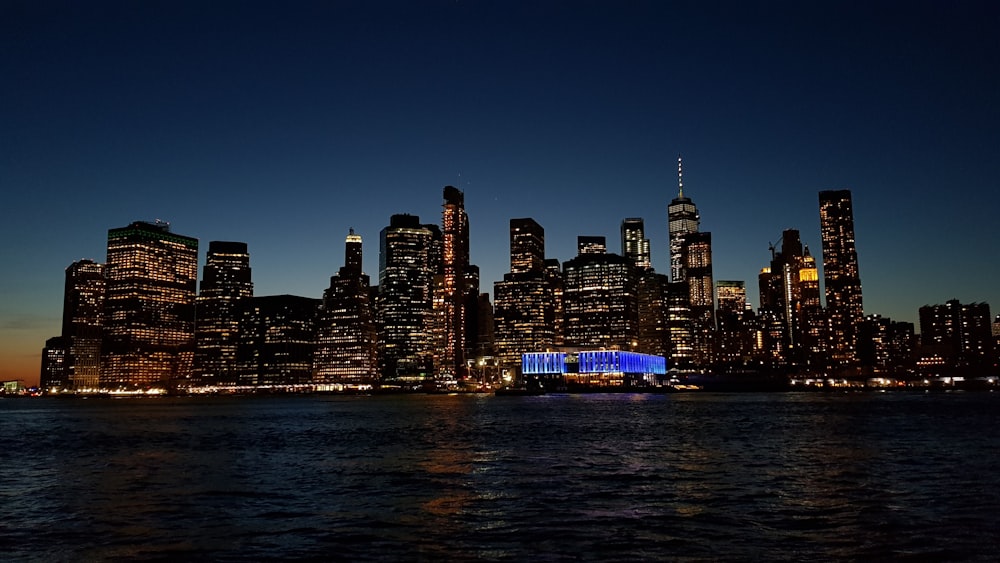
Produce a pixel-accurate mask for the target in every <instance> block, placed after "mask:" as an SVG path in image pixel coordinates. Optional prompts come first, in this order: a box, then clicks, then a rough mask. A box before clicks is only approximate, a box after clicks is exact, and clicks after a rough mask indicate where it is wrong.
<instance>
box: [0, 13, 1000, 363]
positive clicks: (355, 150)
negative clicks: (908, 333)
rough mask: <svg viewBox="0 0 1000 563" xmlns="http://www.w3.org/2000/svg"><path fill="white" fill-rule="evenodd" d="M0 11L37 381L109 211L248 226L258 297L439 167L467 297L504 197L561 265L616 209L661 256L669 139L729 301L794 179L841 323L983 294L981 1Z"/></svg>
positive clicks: (14, 204)
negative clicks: (825, 246)
mask: <svg viewBox="0 0 1000 563" xmlns="http://www.w3.org/2000/svg"><path fill="white" fill-rule="evenodd" d="M387 6H392V5H387ZM3 10H4V12H5V14H4V15H5V16H6V17H4V18H2V19H3V20H4V22H5V23H4V24H0V25H3V26H4V31H5V33H4V34H3V36H4V39H2V41H3V44H4V45H5V46H8V47H10V49H5V53H6V54H4V55H2V56H3V58H2V60H0V61H2V65H3V68H4V69H5V70H9V71H10V72H9V73H8V74H9V75H10V76H12V77H13V78H14V81H13V82H12V84H14V88H13V89H12V98H11V99H12V102H11V104H9V105H8V106H6V107H5V108H3V109H2V110H0V112H2V116H3V122H4V123H5V129H6V130H7V131H9V132H10V133H9V135H6V136H5V139H4V140H3V141H0V142H3V149H4V150H3V153H4V154H5V155H6V156H5V161H4V166H3V168H2V171H0V174H2V177H0V180H2V183H3V184H4V185H5V186H10V189H5V192H6V193H8V194H11V195H10V196H9V198H10V201H9V202H8V203H7V205H5V206H4V214H5V215H4V217H3V221H0V224H2V226H0V228H2V229H3V231H2V232H3V234H4V240H5V241H6V242H5V244H4V255H5V258H7V260H6V262H7V263H8V265H9V268H10V270H9V272H13V274H8V276H5V279H4V281H3V282H2V283H3V286H2V287H0V290H2V291H0V294H2V295H3V296H4V297H3V298H2V306H0V319H2V323H3V325H2V327H0V330H2V333H0V336H2V342H3V344H2V346H3V348H2V349H0V362H2V363H0V365H2V367H0V369H2V373H0V376H2V378H4V379H25V380H28V381H32V380H34V379H35V378H37V373H38V366H39V350H40V348H41V345H42V344H43V343H44V341H45V340H46V339H47V338H49V337H51V336H52V335H54V334H58V333H59V328H58V327H59V324H60V319H61V317H62V310H61V305H62V298H63V293H62V281H63V279H64V277H65V269H66V268H67V267H68V266H69V265H70V264H71V263H73V262H75V261H77V260H80V259H83V258H90V259H93V260H94V261H95V262H104V261H105V257H104V256H103V255H102V253H103V249H104V241H103V237H104V234H105V232H106V229H108V228H110V227H114V226H117V225H122V224H127V223H129V222H131V221H134V220H136V219H145V220H154V219H156V218H160V219H164V220H167V221H170V222H171V223H172V224H173V226H174V228H175V229H176V230H177V231H178V232H182V233H185V234H187V235H189V236H194V237H196V238H198V239H199V240H200V241H201V242H202V245H201V252H200V254H199V257H198V265H199V267H201V266H202V265H204V264H205V250H206V249H207V243H208V242H209V241H214V240H238V241H243V242H246V243H247V244H248V247H249V253H250V255H251V266H252V267H253V269H254V272H255V276H254V283H255V293H256V294H258V295H274V294H284V293H289V294H295V295H302V296H308V297H313V298H318V297H320V296H321V295H322V293H323V290H324V289H325V288H326V287H327V286H328V285H329V284H328V281H329V278H330V275H331V273H332V272H334V271H335V270H336V268H337V267H338V266H339V265H340V264H343V263H344V262H343V259H344V256H343V248H342V246H341V245H342V244H343V243H342V241H343V234H344V233H345V232H347V230H348V228H351V227H353V228H354V229H355V231H356V232H357V233H358V234H359V235H360V236H362V237H363V238H364V239H365V240H367V241H375V240H377V237H378V233H379V232H380V230H381V229H382V228H384V227H385V226H386V225H387V224H389V217H390V216H391V215H393V214H399V213H408V214H413V215H418V216H420V217H422V218H423V219H424V220H425V221H429V222H436V218H437V217H439V216H440V215H439V214H440V212H441V208H440V200H439V198H438V192H439V190H440V188H441V186H443V185H447V184H453V185H456V186H457V187H458V188H459V189H461V190H462V191H463V192H464V194H465V208H466V210H467V212H468V215H469V223H470V246H471V248H470V260H471V262H472V263H474V264H476V265H478V266H480V268H481V273H480V279H481V287H482V290H483V291H486V292H491V293H492V284H493V282H495V281H498V280H502V279H503V274H504V273H506V272H508V268H509V254H508V248H507V242H508V225H507V222H508V221H509V220H510V219H511V218H516V217H531V218H533V219H534V220H536V221H537V222H538V223H539V224H540V225H542V226H543V227H544V228H545V232H546V245H547V256H546V257H549V258H558V259H559V260H561V261H565V260H569V259H571V258H572V257H573V256H575V254H576V253H575V243H576V237H577V236H588V235H597V236H604V237H606V238H607V240H609V241H616V240H618V238H619V237H618V229H619V227H620V224H621V221H622V220H624V219H626V218H630V217H637V218H642V219H643V220H644V223H645V236H646V238H648V239H649V240H650V247H651V255H652V263H653V267H654V268H655V270H656V271H657V272H658V273H661V274H664V273H668V272H669V267H668V258H667V257H668V243H667V225H666V223H667V212H666V207H667V205H668V203H669V202H670V200H671V199H672V198H674V197H676V195H677V182H676V171H675V170H674V167H675V161H676V157H677V154H678V153H681V154H683V155H684V159H685V161H686V162H685V165H686V166H685V170H684V172H685V184H684V191H685V195H686V196H688V197H691V198H692V200H694V201H695V202H696V203H697V206H698V211H699V213H700V215H701V230H703V231H706V232H712V233H713V235H712V252H713V261H712V262H713V267H714V279H715V280H740V281H744V282H745V283H746V287H747V294H748V295H747V299H748V301H750V302H751V303H752V304H754V305H755V306H756V305H757V304H758V297H757V292H756V283H755V279H756V274H757V272H758V271H759V269H760V268H761V267H762V266H765V265H766V264H767V263H768V260H769V253H768V250H767V249H768V245H769V244H771V243H776V242H778V241H779V240H780V237H781V233H782V232H783V231H784V230H785V229H798V230H799V231H800V232H801V236H802V242H803V244H805V245H808V246H809V247H810V249H812V251H813V253H814V255H816V256H817V257H818V255H819V249H820V245H821V241H820V227H819V217H818V214H817V211H816V193H817V192H818V191H821V190H839V189H850V190H851V191H852V194H853V208H854V214H855V215H854V223H855V225H854V226H855V230H856V238H857V252H858V263H859V270H860V277H861V280H862V284H863V286H864V304H865V311H864V313H865V314H872V313H876V314H882V315H884V316H887V317H890V318H892V319H893V320H903V321H909V322H916V321H917V311H918V309H919V308H920V307H921V306H923V305H934V304H940V303H945V302H946V301H948V300H950V299H953V298H954V299H958V300H960V301H961V302H963V303H968V302H986V303H989V304H991V305H993V306H994V307H997V304H998V303H1000V297H998V293H997V291H998V290H997V284H996V282H995V280H996V279H997V277H998V276H1000V272H998V268H1000V265H997V264H996V263H995V261H992V260H990V259H989V256H991V253H990V250H991V249H992V246H993V245H994V244H995V243H996V241H997V236H996V235H995V234H994V232H993V231H992V230H991V229H990V227H991V225H992V223H991V220H992V219H993V217H992V215H995V210H996V209H998V208H1000V205H998V203H1000V202H998V201H997V197H998V196H997V195H996V194H995V193H994V192H995V190H994V186H995V184H996V178H997V177H998V176H1000V169H998V167H1000V163H997V162H996V161H995V159H993V158H992V153H993V151H994V150H995V147H996V146H998V145H1000V142H998V139H997V135H998V133H997V131H1000V127H998V124H1000V114H998V110H997V109H996V108H995V107H994V105H993V104H992V102H991V100H992V99H993V98H994V97H995V94H996V93H997V77H996V75H995V73H993V72H991V71H990V70H989V69H990V65H989V61H991V60H993V59H994V58H995V56H996V55H997V53H998V50H997V39H996V38H995V37H992V35H991V33H990V31H989V26H990V25H991V24H989V22H994V23H995V22H996V21H997V8H995V7H991V6H961V7H957V8H955V7H942V6H934V5H929V6H921V5H918V6H907V7H906V8H905V9H904V8H903V7H894V6H879V7H875V8H873V9H871V10H868V11H865V12H863V13H859V12H857V11H852V10H851V9H849V8H838V9H830V10H829V11H826V12H822V13H820V12H817V11H815V10H816V9H815V8H813V9H810V8H805V7H796V6H794V5H790V6H785V7H781V9H780V10H779V9H776V8H771V9H770V10H775V11H773V12H772V11H770V10H768V9H764V8H761V7H753V6H749V7H747V6H740V5H735V4H734V5H731V6H728V7H726V9H723V10H721V11H718V12H713V11H701V10H699V9H697V8H693V7H690V6H688V7H684V6H682V7H677V6H673V7H666V6H663V7H660V6H645V5H633V6H628V7H624V8H621V7H614V6H612V5H610V4H609V5H601V4H598V5H593V6H588V7H576V8H575V9H570V8H569V7H568V6H567V5H561V4H558V3H557V4H550V5H544V6H541V7H534V8H529V7H528V6H520V5H514V6H507V7H503V8H500V7H498V6H486V5H477V6H470V5H466V4H451V3H448V4H446V3H427V4H423V5H420V6H417V7H411V6H405V5H402V4H400V5H398V6H393V7H391V8H389V9H386V10H383V11H379V10H369V9H366V8H362V7H357V6H337V7H328V8H321V7H316V6H300V7H298V8H295V9H292V10H289V11H285V12H281V13H280V14H277V15H280V16H282V17H281V18H278V20H277V21H276V22H275V23H274V25H271V18H270V16H274V15H275V14H273V13H271V12H270V11H269V10H267V9H266V8H264V7H262V6H253V5H250V6H248V7H246V8H245V9H243V10H240V11H238V12H237V11H235V10H233V11H229V10H226V9H225V8H222V7H218V6H216V7H209V8H206V9H204V10H201V11H196V10H195V9H194V8H192V7H185V6H179V7H174V8H171V9H165V8H163V10H166V11H165V12H160V11H158V9H157V8H149V7H138V8H135V9H132V10H125V9H124V8H122V7H121V6H117V5H114V4H102V5H101V6H100V7H99V8H98V9H95V10H93V11H87V10H85V9H83V8H79V7H67V8H66V10H65V11H63V12H60V11H59V10H57V9H55V8H51V9H45V8H37V7H31V6H22V7H11V6H8V7H6V8H4V9H3ZM838 10H839V11H838ZM859 15H862V16H864V17H857V16H859ZM159 16H168V17H159ZM222 24H226V25H224V26H223V25H222ZM848 24H849V25H850V27H848ZM937 24H941V25H937ZM214 27H221V28H224V29H225V30H226V31H225V32H223V33H222V34H221V35H220V36H218V37H217V36H216V35H214V34H213V32H212V31H211V30H212V29H214ZM594 38H596V40H592V39H594ZM744 47H745V48H744ZM351 53H356V54H359V55H361V56H356V57H353V58H352V57H351V56H350V55H351ZM352 61H353V62H352ZM765 63H766V64H765ZM328 67H329V68H328ZM397 85H402V87H401V88H397ZM731 92H732V93H731ZM609 251H612V252H616V253H618V252H620V249H618V248H616V245H614V244H612V245H611V246H610V248H609ZM376 256H377V253H374V252H368V253H367V254H366V255H365V260H364V271H365V273H367V274H369V275H373V274H374V273H375V272H377V271H378V268H377V265H376V262H375V260H376V259H377V258H376ZM199 273H200V272H199ZM199 278H200V276H199Z"/></svg>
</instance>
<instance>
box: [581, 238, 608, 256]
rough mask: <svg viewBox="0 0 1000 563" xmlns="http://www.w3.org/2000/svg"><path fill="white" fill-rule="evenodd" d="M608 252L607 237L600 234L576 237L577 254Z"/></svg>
mask: <svg viewBox="0 0 1000 563" xmlns="http://www.w3.org/2000/svg"><path fill="white" fill-rule="evenodd" d="M607 252H608V243H607V239H605V238H604V237H601V236H581V237H576V253H577V254H606V253H607Z"/></svg>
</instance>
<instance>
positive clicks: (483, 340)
mask: <svg viewBox="0 0 1000 563" xmlns="http://www.w3.org/2000/svg"><path fill="white" fill-rule="evenodd" d="M476 306H477V308H478V309H479V315H478V316H479V326H478V327H477V331H478V332H479V337H478V341H479V354H478V355H479V356H480V357H483V356H493V355H495V354H496V332H495V326H496V322H495V320H494V317H493V304H492V303H490V294H489V293H480V294H479V300H478V303H477V304H476Z"/></svg>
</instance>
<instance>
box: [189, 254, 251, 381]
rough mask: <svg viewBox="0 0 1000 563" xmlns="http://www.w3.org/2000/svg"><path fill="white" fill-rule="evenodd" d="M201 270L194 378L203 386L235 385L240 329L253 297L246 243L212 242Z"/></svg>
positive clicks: (197, 301)
mask: <svg viewBox="0 0 1000 563" xmlns="http://www.w3.org/2000/svg"><path fill="white" fill-rule="evenodd" d="M202 271H203V274H202V280H201V291H200V292H199V294H198V298H197V300H196V301H195V303H196V305H197V321H196V323H195V344H196V348H195V354H194V379H195V381H197V382H198V383H200V384H202V385H213V384H214V385H235V384H236V383H237V382H239V379H240V377H239V374H240V366H239V365H238V362H237V355H238V349H239V345H240V330H241V328H242V322H243V318H244V315H246V312H247V307H248V306H249V304H250V299H251V298H252V297H253V282H252V281H251V279H250V278H251V271H250V254H249V252H247V244H246V243H245V242H225V241H217V240H214V241H211V242H209V243H208V254H207V255H206V257H205V266H204V268H203V270H202Z"/></svg>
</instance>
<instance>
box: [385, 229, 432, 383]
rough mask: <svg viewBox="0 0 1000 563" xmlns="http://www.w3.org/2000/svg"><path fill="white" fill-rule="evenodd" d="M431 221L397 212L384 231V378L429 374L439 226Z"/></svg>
mask: <svg viewBox="0 0 1000 563" xmlns="http://www.w3.org/2000/svg"><path fill="white" fill-rule="evenodd" d="M430 227H432V225H421V224H420V218H419V217H417V216H416V215H393V216H392V218H391V219H390V221H389V226H388V227H386V228H384V229H382V232H381V234H380V242H379V291H378V299H377V303H376V321H377V322H376V330H377V333H378V338H377V351H378V354H377V356H378V365H379V373H380V374H381V376H382V378H383V379H384V380H385V379H396V378H408V379H422V378H424V377H428V376H430V375H431V370H432V367H433V366H432V360H433V350H432V348H431V334H430V330H431V320H432V318H431V314H432V310H431V298H432V290H433V288H432V285H431V284H432V281H433V278H434V275H435V274H436V273H437V272H436V270H435V264H436V263H438V262H439V257H438V256H436V249H437V248H439V240H438V239H436V238H435V235H436V233H437V234H439V233H440V231H438V230H437V229H436V227H435V229H431V228H430Z"/></svg>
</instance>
